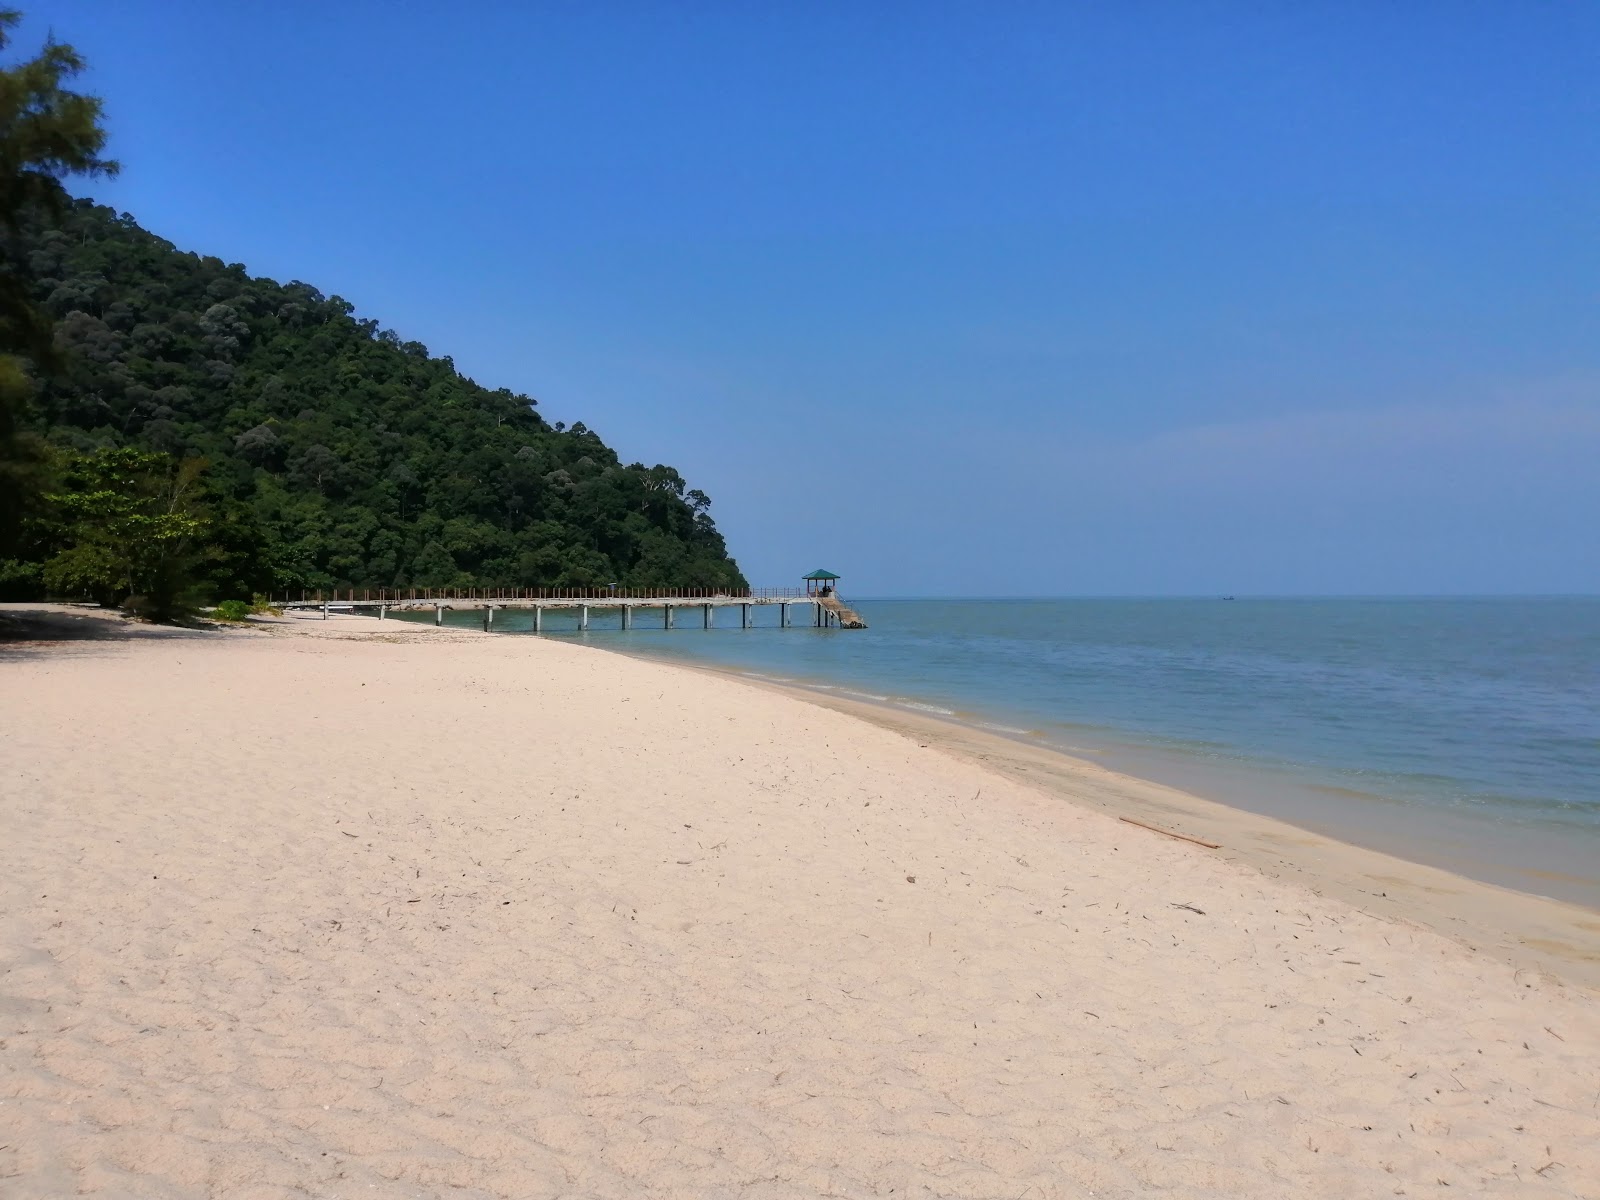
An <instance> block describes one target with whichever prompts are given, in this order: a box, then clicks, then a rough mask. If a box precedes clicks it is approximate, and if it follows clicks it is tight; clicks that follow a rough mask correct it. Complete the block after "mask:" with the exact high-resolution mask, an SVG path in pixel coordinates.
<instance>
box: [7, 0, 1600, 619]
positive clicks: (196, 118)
mask: <svg viewBox="0 0 1600 1200" xmlns="http://www.w3.org/2000/svg"><path fill="white" fill-rule="evenodd" d="M26 7H27V12H28V18H29V19H28V22H27V24H26V26H25V29H24V39H23V40H24V44H28V43H29V42H30V40H31V39H35V38H39V37H42V35H43V34H44V32H45V31H46V29H47V28H53V29H54V31H55V33H56V35H57V36H58V37H59V38H60V39H62V40H64V41H69V42H71V43H73V44H74V45H76V46H77V47H78V48H79V49H80V50H82V51H83V52H84V53H85V54H86V55H87V56H88V58H89V60H90V64H91V78H90V80H89V85H88V86H89V87H90V89H91V90H94V91H97V92H98V93H99V94H101V95H103V96H104V97H105V99H106V101H107V104H108V108H109V115H110V126H111V130H112V134H113V143H112V152H113V153H114V154H115V155H117V156H118V157H120V158H121V159H122V160H123V162H124V163H125V173H124V174H123V176H122V177H121V178H120V179H118V180H117V181H115V182H114V183H112V184H96V185H95V186H94V188H93V189H92V190H93V192H94V194H96V196H97V197H98V198H100V199H102V200H104V201H106V202H108V203H111V204H113V205H115V206H117V207H118V208H120V209H124V210H126V211H129V212H131V213H133V214H134V215H135V216H136V217H137V218H138V219H139V221H140V222H141V223H143V224H144V225H145V226H147V227H148V228H151V229H153V230H155V231H157V232H159V233H160V234H162V235H163V236H165V237H167V238H170V239H171V240H173V241H175V242H176V243H178V244H179V245H180V246H182V247H184V248H187V249H194V250H199V251H202V252H206V253H212V254H216V255H218V256H220V257H222V258H224V259H226V260H228V261H231V262H243V263H245V264H246V265H247V266H248V267H249V268H250V269H251V270H252V271H254V272H256V273H259V274H265V275H270V276H272V277H274V278H278V279H284V280H286V279H292V278H299V279H304V280H306V281H308V282H311V283H313V284H316V285H317V286H319V287H320V288H322V289H323V290H324V291H326V292H328V293H338V294H340V295H343V296H344V297H345V298H346V299H348V300H350V301H351V302H353V303H354V304H355V305H356V307H357V309H358V310H359V312H360V313H361V314H362V315H364V316H371V317H375V318H377V319H378V320H380V321H381V322H382V323H383V324H385V325H387V326H390V327H393V328H395V329H396V330H398V331H399V332H400V333H401V334H402V335H404V336H405V337H408V338H417V339H419V340H421V341H423V342H425V343H427V345H428V346H429V347H430V348H431V349H433V350H434V352H435V353H442V354H449V355H451V356H452V357H453V358H454V359H455V362H456V364H457V366H458V367H459V368H460V369H461V370H463V371H464V372H466V373H467V374H469V375H471V376H473V377H474V378H476V379H477V380H478V381H480V382H482V383H485V384H488V385H491V386H502V385H504V386H509V387H512V388H515V389H518V390H522V391H526V392H527V393H529V394H530V395H533V396H536V397H538V398H539V400H540V403H541V410H542V411H543V412H544V413H545V415H546V416H547V417H548V418H549V419H551V420H566V421H569V422H570V421H574V420H582V421H584V422H586V423H587V424H588V425H590V426H591V427H592V428H594V429H595V430H597V431H598V432H599V433H600V434H601V435H602V436H603V437H605V438H606V440H607V441H609V442H610V443H611V444H612V445H613V446H615V447H616V448H617V450H618V451H619V453H621V454H622V455H623V456H624V458H625V459H627V460H630V461H631V460H634V459H639V460H643V461H644V462H646V463H654V462H667V463H671V464H673V465H674V466H677V467H678V468H680V469H681V470H682V471H683V472H684V474H685V475H686V476H687V477H688V478H689V479H690V481H691V484H692V485H697V486H700V487H702V488H704V489H705V490H706V491H707V492H709V493H710V494H711V496H712V498H713V499H714V501H715V506H714V508H713V510H712V511H713V514H714V515H715V516H716V518H717V520H718V523H719V524H720V526H721V527H722V529H723V531H724V532H725V533H726V534H727V537H728V540H729V543H730V545H731V547H732V549H733V551H734V553H735V554H736V555H737V556H738V558H739V560H740V562H741V564H742V565H743V566H744V568H745V571H746V574H748V575H749V576H750V578H751V580H752V581H753V582H757V583H774V582H783V581H787V580H789V579H791V578H793V577H795V576H797V575H799V574H800V573H801V572H802V571H804V570H808V569H810V568H812V567H814V566H817V565H823V566H828V567H831V568H832V569H834V570H836V571H838V572H840V573H841V574H842V575H843V576H844V577H845V590H846V592H847V593H854V594H856V595H864V594H963V595H965V594H1035V595H1036V594H1079V593H1217V592H1230V593H1296V592H1317V593H1343V592H1369V593H1370V592H1503V591H1535V592H1539V591H1589V592H1592V591H1600V336H1597V335H1600V71H1597V70H1596V66H1595V64H1596V63H1597V62H1600V5H1595V4H1592V3H1577V2H1574V3H1540V2H1535V0H1515V2H1507V3H1501V4H1489V3H1473V2H1471V0H1449V2H1441V3H1426V2H1422V0H1415V2H1410V3H1390V2H1384V3H1359V2H1349V0H1346V2H1342V3H1326V4H1320V3H1314V2H1298V0H1297V2H1294V3H1288V2H1281V3H1244V2H1240V3H1204V2H1183V3H1179V2H1176V0H1174V2H1171V3H1141V2H1139V0H1121V2H1117V3H1111V2H1107V3H1098V4H1089V3H1085V4H1069V3H1047V4H1027V3H984V4H977V3H974V4H940V3H915V4H912V3H906V4H893V3H879V4H844V3H819V4H749V3H692V2H686V3H681V4H662V3H653V2H652V3H643V2H641V3H603V2H597V3H588V4H577V3H559V4H556V3H551V4H532V3H501V4H494V3H480V2H474V3H464V4H455V5H440V4H416V3H398V2H395V3H367V4H361V3H353V2H348V0H342V2H341V3H337V4H333V3H316V4H312V3H299V4H296V3H274V4H252V5H245V4H232V3H217V2H216V0H208V2H206V3H179V2H175V0H161V2H159V3H155V2H152V3H134V2H132V0H123V2H120V3H117V4H110V3H107V2H105V0H92V2H91V0H70V2H69V0H59V2H55V3H33V4H29V5H26Z"/></svg>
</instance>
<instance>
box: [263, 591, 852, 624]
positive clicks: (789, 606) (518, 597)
mask: <svg viewBox="0 0 1600 1200" xmlns="http://www.w3.org/2000/svg"><path fill="white" fill-rule="evenodd" d="M272 603H273V605H274V606H275V607H277V608H282V609H285V610H289V611H296V612H314V613H319V614H320V615H321V616H322V617H323V619H324V620H326V619H327V617H328V614H329V613H331V612H354V613H358V614H364V615H368V616H373V617H376V618H378V619H379V620H382V619H384V618H386V617H387V616H388V615H389V614H390V613H393V612H427V611H429V610H432V612H433V618H434V622H435V624H439V625H442V624H444V614H445V613H446V612H453V611H460V610H468V611H477V612H481V613H482V614H483V627H484V629H486V630H492V629H493V628H494V617H495V613H496V612H498V611H502V610H505V611H512V612H531V613H532V614H533V632H535V633H542V632H544V617H545V614H546V613H547V612H551V611H576V613H577V617H578V628H579V629H580V630H586V629H589V628H590V627H591V620H592V618H594V617H595V616H597V615H599V614H607V615H608V616H611V617H613V618H614V619H615V620H616V621H617V625H616V628H620V629H638V628H644V624H643V622H644V621H645V620H646V619H648V620H652V621H659V622H660V626H659V627H660V628H662V629H674V628H677V627H678V622H679V620H680V619H681V618H682V617H683V616H684V615H686V614H688V615H690V619H691V620H692V618H693V615H694V614H695V611H696V610H698V615H699V617H700V625H701V628H703V629H712V628H715V626H716V614H717V612H718V611H719V610H724V609H738V610H739V627H740V628H743V629H749V628H750V627H751V613H752V610H754V609H756V608H770V607H772V606H776V607H777V609H778V625H779V627H780V628H784V629H788V628H791V627H792V626H794V625H795V623H796V622H795V621H794V619H793V617H794V613H793V611H792V610H794V609H798V608H807V609H810V610H811V611H810V612H809V613H807V614H806V616H807V617H809V618H810V619H809V620H807V621H805V622H804V623H805V624H807V625H811V626H814V627H816V628H818V629H827V628H834V627H837V628H840V629H865V628H866V627H867V626H866V622H865V621H863V620H862V619H861V617H860V616H859V615H858V614H856V613H855V612H853V611H852V610H850V609H848V608H846V607H845V606H844V605H843V604H841V603H839V601H838V599H837V598H836V597H834V596H833V595H832V594H829V595H826V596H823V595H818V594H816V593H815V592H810V593H808V592H806V591H802V590H800V589H797V588H759V589H750V590H746V591H743V592H729V591H715V592H714V591H708V590H703V589H694V588H680V589H661V588H335V589H333V590H331V591H318V592H302V593H300V595H299V596H298V597H294V596H284V597H281V598H274V599H273V601H272ZM647 614H649V615H648V617H647Z"/></svg>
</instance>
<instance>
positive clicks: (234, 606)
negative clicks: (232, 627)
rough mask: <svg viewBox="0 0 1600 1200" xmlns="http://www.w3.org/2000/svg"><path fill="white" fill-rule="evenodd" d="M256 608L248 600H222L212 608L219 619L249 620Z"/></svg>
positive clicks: (212, 613)
mask: <svg viewBox="0 0 1600 1200" xmlns="http://www.w3.org/2000/svg"><path fill="white" fill-rule="evenodd" d="M254 612H255V609H254V608H253V607H252V606H251V605H250V602H249V601H247V600H222V601H219V602H218V603H217V606H216V607H215V608H213V609H212V610H211V615H212V616H214V617H216V618H217V619H218V620H219V621H248V620H249V619H250V617H251V615H252V614H253V613H254Z"/></svg>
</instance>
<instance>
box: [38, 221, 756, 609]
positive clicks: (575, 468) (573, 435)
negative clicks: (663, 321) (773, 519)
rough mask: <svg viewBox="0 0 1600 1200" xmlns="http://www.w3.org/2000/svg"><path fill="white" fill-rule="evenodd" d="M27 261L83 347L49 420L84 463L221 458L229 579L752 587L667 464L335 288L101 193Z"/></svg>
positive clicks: (57, 391)
mask: <svg viewBox="0 0 1600 1200" xmlns="http://www.w3.org/2000/svg"><path fill="white" fill-rule="evenodd" d="M8 257H9V258H10V259H11V261H12V262H13V263H14V264H16V265H17V267H18V268H19V269H21V270H22V271H24V272H25V274H26V275H27V277H28V278H29V280H30V284H29V286H30V287H31V289H32V293H33V298H34V301H35V303H36V304H37V305H38V306H39V307H41V308H42V309H44V310H46V311H47V312H48V313H49V314H50V316H51V317H52V318H53V319H54V320H55V322H56V332H55V337H56V343H57V345H58V346H59V347H60V348H61V349H62V350H63V351H64V352H65V362H64V365H63V367H62V368H61V370H60V371H59V372H58V373H57V374H55V375H54V376H53V377H45V378H41V380H40V382H39V387H38V390H37V394H36V395H35V397H34V399H33V402H32V405H31V412H32V416H31V423H32V424H33V426H34V428H35V429H36V430H37V431H38V432H39V433H41V434H42V435H43V436H44V437H45V439H46V440H47V441H48V442H49V443H51V444H52V445H53V446H55V447H57V448H59V449H60V450H61V451H66V452H69V453H68V454H67V456H66V457H69V458H70V457H71V454H70V452H72V451H76V452H92V451H95V450H98V449H102V448H108V447H132V448H138V449H142V450H155V451H161V452H163V453H165V454H169V455H171V456H173V458H175V459H182V458H191V457H200V458H204V459H205V460H206V461H207V463H208V466H207V467H206V470H205V473H204V476H203V477H202V478H203V481H204V484H203V486H204V487H205V488H206V489H207V491H208V493H209V496H210V499H211V501H212V502H213V503H214V505H215V506H216V507H217V509H218V511H221V512H224V513H226V514H227V521H226V525H227V527H228V530H229V538H230V539H231V541H232V543H233V545H232V547H231V550H230V552H229V553H226V554H219V555H218V556H216V563H217V564H218V565H217V566H216V567H215V568H214V570H213V574H214V575H216V576H217V578H216V579H215V580H214V583H215V589H219V590H222V591H227V590H239V589H243V588H254V589H255V590H266V588H267V587H268V586H269V585H271V586H274V587H277V588H284V587H301V586H304V587H313V588H315V587H328V586H331V585H356V586H373V587H376V586H391V585H397V584H398V585H405V584H413V585H420V586H444V585H451V584H456V585H472V584H507V585H518V586H540V585H576V584H607V583H613V582H616V583H624V584H641V585H643V584H653V585H668V586H670V585H683V586H698V587H736V586H741V585H743V583H744V579H743V577H742V576H741V575H740V572H739V569H738V567H737V565H736V564H735V563H734V562H733V561H732V560H731V559H730V558H729V557H728V555H727V552H726V548H725V546H724V544H723V540H722V536H721V535H720V534H719V533H718V532H717V530H716V527H715V525H714V524H713V523H712V521H711V518H710V516H709V514H708V512H707V508H708V507H709V504H710V501H709V500H708V499H707V498H706V497H705V495H704V494H703V493H701V492H699V491H696V490H686V487H685V483H684V480H683V479H682V478H681V477H680V476H679V475H678V473H677V472H676V471H675V470H673V469H672V468H671V467H664V466H655V467H645V466H642V465H640V464H634V465H632V466H624V465H622V464H621V463H620V462H619V461H618V459H617V455H616V454H615V453H614V452H613V451H612V450H611V449H609V448H608V447H607V446H606V445H605V444H604V443H603V442H602V441H601V440H600V438H599V437H597V436H596V435H595V434H593V433H591V432H589V431H588V430H587V429H586V428H585V427H584V426H583V425H582V424H574V425H572V426H571V427H570V428H564V427H563V426H562V425H560V424H556V425H551V424H549V423H547V422H546V421H545V420H544V419H543V418H542V417H540V416H539V415H538V414H537V413H536V412H535V411H534V409H533V405H534V401H533V400H531V399H530V398H528V397H527V396H521V395H516V394H514V393H512V392H510V391H507V390H505V389H503V388H502V389H499V390H490V389H488V388H485V387H481V386H479V385H478V384H476V383H474V382H473V381H472V380H470V379H467V378H465V377H464V376H462V375H461V374H459V373H458V372H457V371H456V369H455V367H454V365H453V364H452V363H451V361H450V359H448V358H439V357H433V356H431V355H430V354H429V353H428V350H427V347H425V346H423V345H421V344H419V343H417V342H410V341H404V340H402V339H401V338H400V337H398V336H396V335H395V334H394V333H393V332H391V331H389V330H386V329H380V328H379V326H378V323H377V322H376V321H372V320H365V319H361V318H358V317H357V316H356V315H355V314H354V312H353V309H352V306H351V305H350V304H349V303H347V302H346V301H344V300H342V299H340V298H339V297H337V296H332V297H329V296H324V295H322V293H320V292H319V291H317V289H316V288H314V287H312V286H311V285H309V284H305V283H299V282H292V283H286V284H279V283H276V282H274V281H272V280H270V279H261V278H254V277H252V276H251V275H249V274H248V273H247V271H246V270H245V268H244V267H243V266H242V265H240V264H237V263H233V264H229V263H224V262H223V261H222V260H220V259H216V258H208V257H201V256H199V255H196V254H192V253H185V252H183V251H180V250H178V249H177V248H175V247H174V246H173V245H171V244H170V243H168V242H166V241H163V240H162V239H161V238H159V237H157V236H155V235H154V234H151V233H149V232H147V231H145V230H144V229H141V228H140V227H139V226H138V225H137V224H136V223H135V222H134V221H133V219H132V218H131V217H128V216H127V215H125V214H124V215H118V214H117V213H115V212H114V211H112V210H111V209H109V208H105V207H103V206H100V205H95V204H93V203H92V202H90V201H86V200H78V201H74V202H73V203H72V205H71V207H70V208H69V209H68V211H67V213H66V214H65V217H64V220H63V221H62V222H61V223H60V225H59V226H57V227H50V226H48V225H43V224H41V225H37V226H25V227H24V228H23V230H22V232H21V234H20V244H15V245H13V247H12V248H11V252H10V254H9V255H8ZM50 552H51V547H50V546H49V545H47V544H43V543H40V544H37V545H35V546H34V547H32V549H31V551H25V558H26V557H27V556H28V555H29V554H31V555H32V556H33V557H34V558H35V559H36V560H37V559H42V558H43V557H44V556H46V555H47V554H48V553H50ZM18 565H20V566H23V568H24V569H26V564H25V563H23V564H14V566H18ZM230 573H231V574H230ZM215 589H214V590H215Z"/></svg>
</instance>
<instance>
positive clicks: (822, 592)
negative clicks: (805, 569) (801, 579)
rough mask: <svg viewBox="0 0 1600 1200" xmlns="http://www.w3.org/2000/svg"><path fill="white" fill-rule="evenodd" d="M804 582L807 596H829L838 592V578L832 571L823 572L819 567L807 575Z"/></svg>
mask: <svg viewBox="0 0 1600 1200" xmlns="http://www.w3.org/2000/svg"><path fill="white" fill-rule="evenodd" d="M805 580H806V595H808V596H831V595H833V594H834V592H836V591H838V590H839V589H838V583H839V577H838V576H837V575H835V574H834V573H833V572H832V571H824V570H823V569H822V568H821V567H818V568H817V569H816V570H815V571H813V572H811V574H809V575H807V576H806V577H805Z"/></svg>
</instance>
